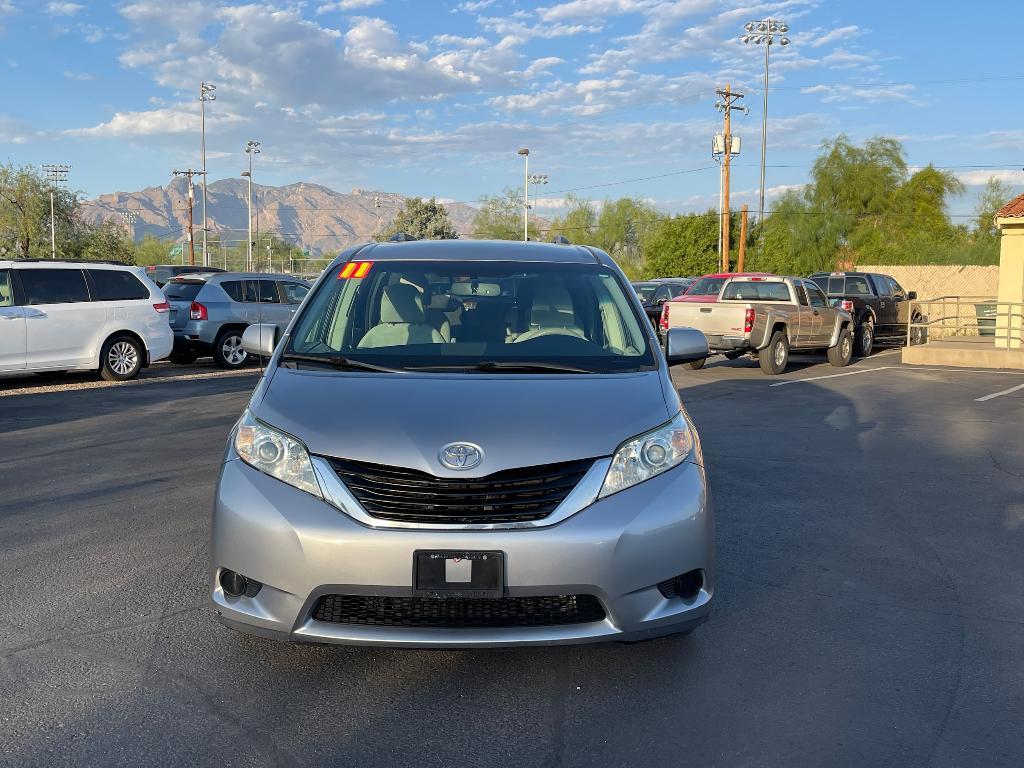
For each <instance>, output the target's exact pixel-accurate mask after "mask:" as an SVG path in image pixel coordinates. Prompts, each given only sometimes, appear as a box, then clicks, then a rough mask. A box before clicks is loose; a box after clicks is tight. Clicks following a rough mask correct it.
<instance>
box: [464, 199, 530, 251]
mask: <svg viewBox="0 0 1024 768" xmlns="http://www.w3.org/2000/svg"><path fill="white" fill-rule="evenodd" d="M480 203H481V205H480V210H479V211H477V213H476V215H475V216H474V217H473V225H472V226H473V237H477V238H482V239H485V240H521V239H522V237H523V196H522V194H521V193H520V191H519V190H517V189H506V190H505V192H504V193H503V194H501V195H495V196H494V197H486V196H485V197H481V198H480ZM529 234H530V239H531V240H535V239H537V238H538V236H539V234H540V231H539V230H538V229H537V225H536V224H535V223H534V222H533V221H532V220H531V221H530V226H529Z"/></svg>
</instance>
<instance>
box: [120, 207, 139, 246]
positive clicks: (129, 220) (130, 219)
mask: <svg viewBox="0 0 1024 768" xmlns="http://www.w3.org/2000/svg"><path fill="white" fill-rule="evenodd" d="M137 218H139V214H138V213H136V212H135V211H121V220H122V221H124V227H125V229H127V230H128V239H129V240H131V241H132V242H135V220H136V219H137Z"/></svg>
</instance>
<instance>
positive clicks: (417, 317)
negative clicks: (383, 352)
mask: <svg viewBox="0 0 1024 768" xmlns="http://www.w3.org/2000/svg"><path fill="white" fill-rule="evenodd" d="M443 343H444V338H443V337H442V336H441V334H440V333H439V332H438V330H437V329H436V328H434V326H432V325H430V324H429V323H427V321H426V316H425V314H424V312H423V299H422V298H421V296H420V292H419V291H418V290H417V289H416V288H415V287H414V286H412V285H408V284H406V283H395V284H394V285H389V286H388V287H387V288H385V289H384V295H383V296H381V300H380V323H379V324H378V325H375V326H374V327H373V328H371V329H370V330H369V331H368V332H367V334H366V335H365V336H363V338H362V339H361V340H360V341H359V346H360V347H362V348H374V347H399V346H404V345H406V344H443Z"/></svg>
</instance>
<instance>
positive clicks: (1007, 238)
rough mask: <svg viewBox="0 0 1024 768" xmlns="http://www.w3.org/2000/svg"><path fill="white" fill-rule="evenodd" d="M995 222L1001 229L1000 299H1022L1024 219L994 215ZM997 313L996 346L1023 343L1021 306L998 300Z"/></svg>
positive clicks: (1019, 345)
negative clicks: (1006, 303)
mask: <svg viewBox="0 0 1024 768" xmlns="http://www.w3.org/2000/svg"><path fill="white" fill-rule="evenodd" d="M996 226H998V227H999V229H1000V230H1001V231H1002V237H1001V238H1000V248H999V287H998V298H999V301H1000V302H1004V301H1005V302H1024V221H1022V220H1021V219H1019V218H1012V219H996ZM1004 313H1005V314H1004ZM999 314H1000V317H999V318H997V320H996V346H1004V345H1005V346H1008V347H1009V348H1010V349H1020V348H1021V347H1022V346H1024V341H1022V336H1024V331H1022V326H1024V321H1022V317H1021V315H1022V314H1024V306H1022V305H1021V304H1017V305H1005V306H1004V305H1002V304H1001V305H1000V308H999Z"/></svg>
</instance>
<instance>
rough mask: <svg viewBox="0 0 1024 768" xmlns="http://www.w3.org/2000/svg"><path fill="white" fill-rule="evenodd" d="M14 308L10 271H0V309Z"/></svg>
mask: <svg viewBox="0 0 1024 768" xmlns="http://www.w3.org/2000/svg"><path fill="white" fill-rule="evenodd" d="M13 306H14V285H13V284H12V283H11V273H10V271H8V270H6V269H3V270H0V307H13Z"/></svg>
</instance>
